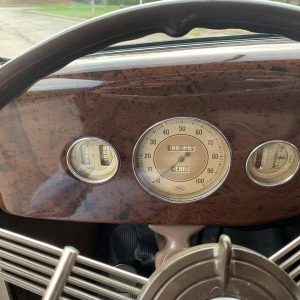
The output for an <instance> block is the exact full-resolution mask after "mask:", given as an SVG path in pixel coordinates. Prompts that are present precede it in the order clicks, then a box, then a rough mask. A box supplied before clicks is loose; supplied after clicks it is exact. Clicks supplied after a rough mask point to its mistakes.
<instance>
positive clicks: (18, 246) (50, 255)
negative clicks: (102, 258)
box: [0, 229, 148, 300]
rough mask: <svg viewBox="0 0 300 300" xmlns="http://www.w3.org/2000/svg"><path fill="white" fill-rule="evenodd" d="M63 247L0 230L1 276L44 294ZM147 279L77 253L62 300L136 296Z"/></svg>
mask: <svg viewBox="0 0 300 300" xmlns="http://www.w3.org/2000/svg"><path fill="white" fill-rule="evenodd" d="M62 253H63V249H60V248H57V247H54V246H51V245H49V244H46V243H43V242H39V241H36V240H34V239H30V238H27V237H25V236H22V235H19V234H15V233H13V232H10V231H7V230H3V229H0V268H1V270H0V277H2V278H3V279H4V280H5V281H7V282H9V283H12V284H15V285H17V286H19V287H22V288H24V289H27V290H29V291H31V292H33V293H36V294H38V295H41V296H43V295H44V293H45V291H46V288H47V286H48V284H49V282H50V279H51V277H52V276H53V274H54V271H55V268H56V266H57V264H58V262H59V258H60V256H61V255H62ZM147 281H148V279H147V278H144V277H142V276H139V275H136V274H133V273H129V272H126V271H124V270H120V269H117V268H115V267H112V266H109V265H106V264H103V263H100V262H97V261H94V260H92V259H89V258H86V257H84V256H80V255H78V256H77V259H76V263H75V265H74V267H73V268H72V272H71V275H70V276H69V277H68V280H67V284H66V286H65V287H64V289H63V294H62V296H61V297H60V299H62V300H68V299H74V298H75V299H82V300H100V299H101V300H103V299H112V300H131V299H136V298H137V296H138V295H139V294H140V291H141V289H142V287H143V286H144V285H145V284H146V283H147Z"/></svg>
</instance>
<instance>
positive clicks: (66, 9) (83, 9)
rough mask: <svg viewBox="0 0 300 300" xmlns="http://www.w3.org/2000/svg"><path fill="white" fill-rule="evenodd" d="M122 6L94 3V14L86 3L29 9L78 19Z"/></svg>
mask: <svg viewBox="0 0 300 300" xmlns="http://www.w3.org/2000/svg"><path fill="white" fill-rule="evenodd" d="M121 8H123V7H122V6H118V5H96V9H95V15H93V13H92V8H91V6H90V5H88V4H72V5H51V6H40V7H35V8H33V9H31V11H35V12H41V13H46V14H50V15H56V16H66V17H73V18H79V19H90V18H92V17H95V16H101V15H104V14H106V13H109V12H112V11H115V10H118V9H121Z"/></svg>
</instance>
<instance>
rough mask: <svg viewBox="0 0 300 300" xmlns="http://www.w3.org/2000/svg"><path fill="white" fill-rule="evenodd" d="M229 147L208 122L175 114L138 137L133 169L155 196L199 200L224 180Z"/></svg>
mask: <svg viewBox="0 0 300 300" xmlns="http://www.w3.org/2000/svg"><path fill="white" fill-rule="evenodd" d="M230 165H231V150H230V146H229V143H228V141H227V140H226V138H225V136H224V135H223V134H222V133H221V132H220V131H219V130H218V129H217V128H216V127H215V126H213V125H212V124H210V123H208V122H206V121H203V120H200V119H195V118H185V117H178V118H172V119H168V120H164V121H162V122H159V123H157V124H155V125H153V126H152V127H150V128H149V129H148V130H146V132H144V133H143V135H142V136H141V137H140V139H139V140H138V142H137V144H136V146H135V148H134V154H133V169H134V173H135V175H136V178H137V180H138V182H139V183H140V185H141V186H142V187H143V188H144V189H145V190H146V191H147V192H148V193H150V194H151V195H153V196H155V197H156V198H159V199H162V200H165V201H169V202H177V203H185V202H193V201H197V200H200V199H203V198H205V197H207V196H209V195H210V194H212V193H213V192H214V191H216V190H217V189H218V188H219V187H220V186H221V185H222V183H223V182H224V181H225V179H226V177H227V175H228V173H229V170H230Z"/></svg>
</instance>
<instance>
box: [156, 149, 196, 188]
mask: <svg viewBox="0 0 300 300" xmlns="http://www.w3.org/2000/svg"><path fill="white" fill-rule="evenodd" d="M190 155H191V153H190V152H185V154H184V155H180V156H179V157H178V159H177V161H176V163H175V164H173V165H172V166H171V167H170V168H168V169H167V170H166V171H165V172H163V173H162V174H161V175H160V176H158V177H157V178H156V179H155V180H154V181H152V183H154V182H156V181H157V180H159V179H160V178H161V177H163V176H164V175H165V174H167V173H168V172H170V170H172V169H173V168H175V167H176V166H177V165H178V164H179V163H182V162H184V161H185V158H186V157H189V156H190Z"/></svg>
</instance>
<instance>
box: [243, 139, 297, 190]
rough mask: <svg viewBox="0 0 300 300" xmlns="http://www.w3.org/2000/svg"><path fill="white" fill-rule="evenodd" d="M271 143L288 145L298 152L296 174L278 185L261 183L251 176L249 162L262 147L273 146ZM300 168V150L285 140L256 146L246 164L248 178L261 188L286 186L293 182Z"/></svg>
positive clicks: (277, 183)
mask: <svg viewBox="0 0 300 300" xmlns="http://www.w3.org/2000/svg"><path fill="white" fill-rule="evenodd" d="M271 143H280V144H286V145H289V146H290V147H292V148H293V149H294V150H295V151H296V153H297V154H298V163H297V167H296V169H295V170H294V172H293V173H292V174H291V175H290V176H288V177H286V178H284V180H281V181H279V182H276V183H266V182H261V181H259V180H257V179H255V178H253V176H252V175H251V174H250V170H249V161H250V159H251V157H252V155H253V154H254V153H255V152H256V151H257V150H258V149H259V148H260V147H262V146H264V145H268V144H271ZM299 167H300V152H299V149H298V148H297V147H296V146H295V145H294V144H292V143H290V142H288V141H284V140H270V141H267V142H264V143H262V144H259V145H258V146H256V147H255V148H254V149H253V150H252V151H251V152H250V154H249V155H248V157H247V160H246V164H245V170H246V174H247V176H248V178H249V179H250V180H251V181H252V182H254V183H256V184H257V185H259V186H263V187H276V186H280V185H283V184H285V183H288V182H289V181H291V180H292V179H293V178H294V177H295V176H296V175H297V173H298V171H299Z"/></svg>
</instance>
